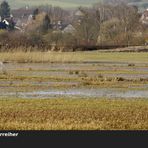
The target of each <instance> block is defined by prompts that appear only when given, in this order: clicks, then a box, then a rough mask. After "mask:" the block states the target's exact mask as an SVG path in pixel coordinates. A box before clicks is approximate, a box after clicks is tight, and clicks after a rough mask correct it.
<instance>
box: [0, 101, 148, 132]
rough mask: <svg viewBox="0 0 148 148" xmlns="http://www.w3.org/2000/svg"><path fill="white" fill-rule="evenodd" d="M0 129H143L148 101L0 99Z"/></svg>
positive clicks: (147, 112)
mask: <svg viewBox="0 0 148 148" xmlns="http://www.w3.org/2000/svg"><path fill="white" fill-rule="evenodd" d="M0 116H1V118H0V129H1V130H18V129H19V130H61V129H62V130H123V129H124V130H147V129H148V101H147V100H144V99H137V100H133V99H132V100H121V99H118V100H115V99H112V100H108V99H86V98H81V99H69V98H67V99H66V98H64V99H45V100H42V99H30V100H29V99H28V100H26V99H21V98H20V99H19V98H18V99H14V98H11V99H1V100H0Z"/></svg>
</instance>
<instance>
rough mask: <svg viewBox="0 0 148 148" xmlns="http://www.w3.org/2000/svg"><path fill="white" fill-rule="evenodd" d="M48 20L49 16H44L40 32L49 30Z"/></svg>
mask: <svg viewBox="0 0 148 148" xmlns="http://www.w3.org/2000/svg"><path fill="white" fill-rule="evenodd" d="M50 27H51V26H50V18H49V15H48V14H46V15H45V18H44V20H43V24H42V32H47V31H48V30H49V29H50Z"/></svg>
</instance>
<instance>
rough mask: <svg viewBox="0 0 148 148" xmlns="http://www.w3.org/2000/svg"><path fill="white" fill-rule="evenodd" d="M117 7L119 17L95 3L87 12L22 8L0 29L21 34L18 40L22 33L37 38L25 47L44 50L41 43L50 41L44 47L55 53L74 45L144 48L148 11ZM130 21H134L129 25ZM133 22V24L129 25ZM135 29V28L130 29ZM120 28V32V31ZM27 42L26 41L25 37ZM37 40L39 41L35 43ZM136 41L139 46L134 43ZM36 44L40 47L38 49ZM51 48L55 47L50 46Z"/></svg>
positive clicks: (0, 24)
mask: <svg viewBox="0 0 148 148" xmlns="http://www.w3.org/2000/svg"><path fill="white" fill-rule="evenodd" d="M4 2H5V1H4ZM6 3H7V2H6ZM8 5H9V4H8ZM119 6H120V7H121V10H119V11H123V12H121V13H119V14H120V15H121V16H120V15H119V14H118V13H117V12H116V11H117V10H114V7H116V6H112V5H99V4H98V5H96V6H94V7H92V8H89V9H88V8H83V7H79V8H77V9H75V10H64V9H62V8H60V7H52V6H49V7H39V8H30V7H29V6H26V7H24V8H19V9H15V10H11V11H10V14H9V16H7V17H2V16H1V17H0V29H1V30H7V31H10V32H11V33H12V32H13V33H14V32H15V33H16V32H20V34H19V35H20V36H21V37H22V36H24V34H29V33H30V34H31V33H32V34H33V35H35V36H36V37H35V40H36V41H35V42H36V43H33V45H25V46H33V47H38V46H39V47H42V48H44V47H45V46H46V45H44V44H47V42H50V43H48V45H47V46H48V48H50V49H52V50H56V48H57V47H58V48H59V47H60V48H61V47H62V50H63V49H64V48H65V47H66V46H67V47H68V48H69V49H70V48H71V47H72V50H73V46H76V48H78V47H81V46H84V47H86V46H87V47H89V46H90V47H93V48H94V47H95V46H100V45H101V46H102V45H103V46H104V45H105V46H106V45H107V46H116V45H117V46H119V45H121V46H122V45H123V46H124V45H126V46H129V45H130V44H131V45H134V44H135V45H137V44H140V45H141V44H143V45H144V44H145V45H146V44H147V40H148V39H147V28H148V9H146V10H145V11H144V12H142V13H139V12H138V11H137V8H136V7H135V6H128V5H126V4H124V5H123V6H122V4H121V5H120V4H119ZM124 7H125V8H124ZM108 9H109V11H110V12H109V11H108ZM126 9H128V11H129V13H130V14H131V16H128V14H126ZM111 13H112V14H111ZM124 13H125V14H124ZM124 15H125V16H124ZM121 17H123V18H124V17H127V18H126V20H124V19H123V22H122V21H120V19H122V18H121ZM130 17H131V18H130ZM132 20H133V21H134V22H131V21H132ZM125 21H129V22H125ZM121 23H122V24H121ZM132 23H135V24H134V25H132ZM130 25H131V26H130ZM134 26H135V29H134V28H131V27H134ZM122 27H123V31H122V29H121V28H122ZM136 28H137V29H138V30H137V29H136ZM144 30H146V31H144ZM118 32H119V35H120V34H122V35H121V36H122V38H123V39H121V41H120V38H121V37H118V36H119V35H118ZM21 34H22V35H21ZM61 34H63V35H61ZM27 36H28V35H27ZM41 36H43V37H41ZM21 37H20V38H21ZM10 38H11V37H10ZM32 38H33V37H32ZM45 38H46V39H45ZM129 38H131V43H130V42H129ZM132 38H133V39H132ZM134 38H135V40H136V41H135V42H134V41H133V40H134ZM26 39H27V40H28V37H27V38H26ZM38 39H39V40H40V41H37V40H38ZM49 40H50V41H49ZM137 41H138V42H139V43H137ZM24 42H25V41H24ZM27 42H28V41H26V43H25V44H27ZM45 42H46V43H45ZM5 43H6V41H4V43H2V42H1V46H4V45H5ZM7 44H8V43H7ZM9 44H10V43H9ZM20 44H22V43H20ZM39 44H41V46H40V45H39ZM53 45H54V48H53V47H51V46H53ZM10 46H12V45H9V46H7V48H8V47H10ZM21 46H24V45H21ZM63 46H65V47H63ZM70 46H71V47H70ZM46 48H47V47H46ZM64 50H65V49H64ZM66 50H67V48H66Z"/></svg>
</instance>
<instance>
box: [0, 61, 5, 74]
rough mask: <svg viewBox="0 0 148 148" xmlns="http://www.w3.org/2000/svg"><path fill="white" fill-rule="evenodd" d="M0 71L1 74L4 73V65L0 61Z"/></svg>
mask: <svg viewBox="0 0 148 148" xmlns="http://www.w3.org/2000/svg"><path fill="white" fill-rule="evenodd" d="M0 71H1V72H2V73H5V72H6V70H5V66H4V63H3V62H2V61H0Z"/></svg>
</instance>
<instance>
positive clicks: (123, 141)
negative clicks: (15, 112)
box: [0, 131, 148, 148]
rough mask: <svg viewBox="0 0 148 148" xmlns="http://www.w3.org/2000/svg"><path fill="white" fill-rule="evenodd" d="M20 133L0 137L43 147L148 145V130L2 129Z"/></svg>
mask: <svg viewBox="0 0 148 148" xmlns="http://www.w3.org/2000/svg"><path fill="white" fill-rule="evenodd" d="M0 132H2V133H5V132H6V133H7V132H12V133H19V134H18V136H17V137H0V147H1V145H2V144H4V146H6V145H7V144H9V145H11V146H12V144H21V145H23V146H24V145H26V144H27V145H28V146H30V144H31V145H34V146H35V145H36V146H39V145H40V146H42V147H47V145H48V146H49V147H51V146H52V147H53V148H54V147H60V148H61V147H67V146H68V147H69V148H70V147H80V146H81V147H91V148H93V147H96V146H97V147H100V146H101V148H103V147H104V146H105V147H106V146H107V147H111V146H114V147H118V148H120V147H122V146H124V147H125V146H126V145H130V147H131V148H133V147H135V146H136V147H137V146H138V147H141V148H143V147H146V145H147V146H148V131H0ZM49 147H48V148H49Z"/></svg>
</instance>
